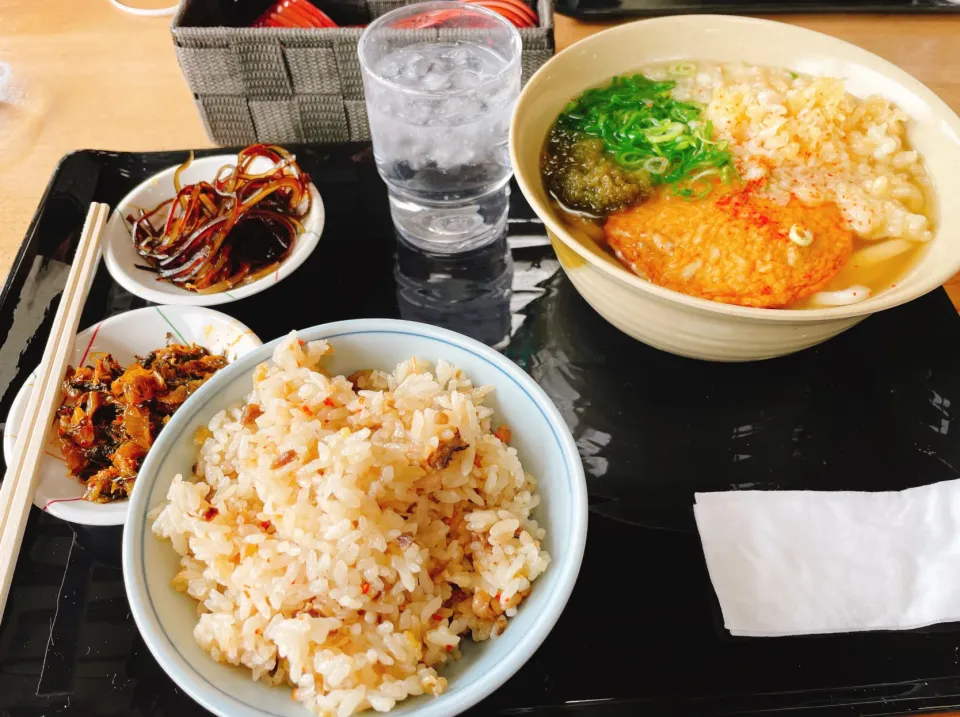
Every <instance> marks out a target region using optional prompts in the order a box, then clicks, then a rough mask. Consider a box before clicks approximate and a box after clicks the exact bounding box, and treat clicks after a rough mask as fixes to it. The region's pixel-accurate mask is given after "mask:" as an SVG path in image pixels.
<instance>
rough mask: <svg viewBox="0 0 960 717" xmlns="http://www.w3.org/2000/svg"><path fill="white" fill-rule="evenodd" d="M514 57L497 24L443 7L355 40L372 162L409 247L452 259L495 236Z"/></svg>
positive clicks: (503, 23)
mask: <svg viewBox="0 0 960 717" xmlns="http://www.w3.org/2000/svg"><path fill="white" fill-rule="evenodd" d="M413 30H418V32H412V31H413ZM426 30H429V31H430V33H431V35H432V37H431V39H424V35H425V34H426V33H425V31H426ZM520 49H521V46H520V33H519V32H517V29H516V28H515V27H514V26H513V25H512V24H511V23H510V22H509V21H508V20H507V19H506V18H504V17H502V16H501V15H498V14H496V13H494V12H491V11H490V10H487V9H485V8H481V7H477V6H473V5H465V4H462V3H456V2H449V1H441V2H425V3H419V4H416V5H408V6H405V7H401V8H399V9H397V10H394V11H392V12H389V13H387V14H386V15H383V16H382V17H380V18H378V19H377V20H376V21H374V22H373V23H372V24H371V25H369V26H368V27H367V29H366V30H365V31H364V33H363V35H362V36H361V37H360V46H359V49H358V52H359V54H360V65H361V67H362V69H363V88H364V94H365V96H366V101H367V114H368V116H369V118H370V134H371V136H372V138H373V153H374V157H375V159H376V162H377V169H378V170H379V172H380V176H381V177H383V180H384V181H385V182H386V184H387V188H388V190H389V197H390V212H391V214H392V216H393V221H394V224H395V225H396V228H397V231H398V232H399V233H400V234H401V236H403V238H405V239H406V240H407V241H408V242H410V243H411V244H413V245H415V246H419V247H421V248H424V249H428V250H431V251H436V252H445V253H452V252H460V251H466V250H469V249H476V248H478V247H480V246H483V245H485V244H488V243H490V242H492V241H494V240H495V239H496V238H497V237H498V236H499V235H500V234H501V233H502V232H503V231H504V228H505V226H506V221H507V209H508V203H509V195H510V187H509V182H510V175H511V174H512V169H511V167H510V156H509V151H508V147H507V135H508V132H509V129H510V116H511V114H512V113H513V106H514V104H515V103H516V101H517V95H518V94H519V93H520Z"/></svg>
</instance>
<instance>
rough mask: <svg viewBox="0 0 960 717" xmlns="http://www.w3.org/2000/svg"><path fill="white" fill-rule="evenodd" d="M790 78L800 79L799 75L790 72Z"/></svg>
mask: <svg viewBox="0 0 960 717" xmlns="http://www.w3.org/2000/svg"><path fill="white" fill-rule="evenodd" d="M790 77H792V78H793V79H797V78H798V77H800V75H798V74H797V73H796V72H791V73H790Z"/></svg>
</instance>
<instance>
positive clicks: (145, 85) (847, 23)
mask: <svg viewBox="0 0 960 717" xmlns="http://www.w3.org/2000/svg"><path fill="white" fill-rule="evenodd" d="M169 2H170V0H136V3H137V4H139V5H140V6H150V5H151V4H152V5H154V6H156V7H159V6H164V5H167V4H169ZM777 19H780V20H785V21H787V22H792V23H796V24H798V25H803V26H805V27H809V28H812V29H814V30H819V31H820V32H825V33H827V34H829V35H834V36H836V37H839V38H842V39H844V40H848V41H849V42H853V43H855V44H857V45H860V46H861V47H864V48H866V49H867V50H870V51H871V52H875V53H876V54H878V55H881V56H882V57H885V58H886V59H888V60H890V61H892V62H894V63H895V64H897V65H899V66H900V67H902V68H904V69H905V70H906V71H907V72H909V73H911V74H912V75H914V76H915V77H917V78H918V79H920V80H921V81H922V82H924V83H926V84H927V85H928V86H929V87H930V88H931V89H933V91H934V92H936V93H937V94H939V95H940V96H941V97H942V98H943V99H944V100H946V102H947V103H948V104H950V105H951V106H952V107H953V108H954V109H956V110H958V111H960V72H958V71H957V68H958V67H960V42H957V38H960V15H950V16H946V15H944V16H931V15H912V16H902V15H900V16H873V15H820V16H817V15H798V16H782V15H781V16H778V17H777ZM168 25H169V18H144V17H134V16H131V15H127V14H124V13H123V12H121V11H119V10H117V9H115V8H114V7H113V6H112V5H110V3H109V2H107V0H85V1H84V2H77V0H43V2H38V1H37V0H0V62H5V63H9V66H10V78H9V79H8V81H7V87H6V90H0V278H3V277H5V276H6V274H7V272H8V270H9V268H10V264H11V262H12V261H13V257H14V255H15V253H16V251H17V248H18V247H19V246H20V242H21V241H22V240H23V236H24V232H25V231H26V229H27V225H28V224H29V222H30V219H31V217H32V216H33V213H34V210H35V209H36V206H37V202H38V201H39V199H40V196H41V194H42V192H43V189H44V187H45V186H46V184H47V181H48V179H49V178H50V174H51V173H52V172H53V169H54V167H55V165H56V163H57V160H59V159H60V157H62V156H63V155H64V154H66V153H68V152H71V151H73V150H75V149H113V150H134V151H136V150H161V149H185V148H191V147H196V148H199V147H207V146H210V141H209V140H208V139H207V136H206V134H205V133H204V130H203V127H202V125H201V123H200V119H199V117H198V115H197V112H196V109H195V108H194V106H193V102H192V97H191V95H190V92H189V90H188V89H187V85H186V82H185V81H184V79H183V77H182V75H181V74H180V69H179V67H178V66H177V61H176V57H175V55H174V51H173V43H172V41H171V38H170V32H169V29H168ZM604 27H608V25H605V24H585V23H580V22H576V21H573V20H570V19H568V18H565V17H563V16H559V15H558V16H557V19H556V40H557V49H558V50H560V49H563V48H565V47H567V46H568V45H570V44H572V43H573V42H576V41H577V40H579V39H580V38H582V37H584V36H586V35H589V34H590V33H593V32H597V31H598V30H601V29H603V28H604ZM0 74H2V69H0ZM11 95H12V97H11ZM947 290H948V291H949V292H950V295H951V298H952V299H953V302H954V304H955V305H956V306H957V307H958V309H960V275H958V276H957V277H954V278H953V279H951V280H950V282H948V283H947Z"/></svg>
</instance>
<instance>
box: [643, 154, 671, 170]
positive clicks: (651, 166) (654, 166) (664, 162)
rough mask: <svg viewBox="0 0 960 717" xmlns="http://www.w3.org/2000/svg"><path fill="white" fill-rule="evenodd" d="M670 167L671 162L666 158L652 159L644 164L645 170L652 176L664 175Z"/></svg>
mask: <svg viewBox="0 0 960 717" xmlns="http://www.w3.org/2000/svg"><path fill="white" fill-rule="evenodd" d="M669 167H670V160H669V159H667V158H666V157H650V159H648V160H647V161H646V162H644V163H643V168H644V169H645V170H647V171H648V172H649V173H650V174H663V173H664V172H666V171H667V169H668V168H669Z"/></svg>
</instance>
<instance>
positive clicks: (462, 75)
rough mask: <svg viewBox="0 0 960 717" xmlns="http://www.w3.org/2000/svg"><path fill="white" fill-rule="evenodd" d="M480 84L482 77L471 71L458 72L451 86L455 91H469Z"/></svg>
mask: <svg viewBox="0 0 960 717" xmlns="http://www.w3.org/2000/svg"><path fill="white" fill-rule="evenodd" d="M479 84H480V75H479V74H478V73H476V72H473V71H471V70H458V71H457V72H455V73H453V77H451V86H452V88H453V89H455V90H468V89H470V88H472V87H477V86H478V85H479Z"/></svg>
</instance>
